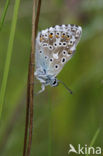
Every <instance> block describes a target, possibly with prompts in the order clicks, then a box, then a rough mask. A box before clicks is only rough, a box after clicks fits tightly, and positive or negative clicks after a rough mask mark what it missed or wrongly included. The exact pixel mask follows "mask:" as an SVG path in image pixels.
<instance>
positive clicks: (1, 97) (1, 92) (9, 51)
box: [0, 0, 20, 118]
mask: <svg viewBox="0 0 103 156" xmlns="http://www.w3.org/2000/svg"><path fill="white" fill-rule="evenodd" d="M19 4H20V0H16V1H15V5H14V13H13V19H12V24H11V31H10V37H9V43H8V49H7V56H6V61H5V67H4V74H3V79H2V84H1V90H0V118H1V113H2V106H3V103H4V97H5V91H6V84H7V78H8V73H9V68H10V62H11V56H12V49H13V42H14V36H15V29H16V23H17V16H18V9H19Z"/></svg>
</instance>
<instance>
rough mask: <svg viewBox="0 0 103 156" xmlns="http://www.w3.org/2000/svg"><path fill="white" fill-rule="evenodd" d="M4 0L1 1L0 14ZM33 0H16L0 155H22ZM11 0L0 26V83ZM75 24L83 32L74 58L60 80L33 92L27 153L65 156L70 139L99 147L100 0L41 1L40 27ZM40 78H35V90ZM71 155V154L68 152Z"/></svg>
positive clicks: (102, 119) (102, 96)
mask: <svg viewBox="0 0 103 156" xmlns="http://www.w3.org/2000/svg"><path fill="white" fill-rule="evenodd" d="M5 2H6V1H4V0H0V16H1V14H2V12H3V9H4V5H5ZM32 4H33V1H32V0H21V3H20V8H19V15H18V21H17V27H16V34H15V41H14V46H13V53H12V59H11V64H10V71H9V76H8V81H7V87H6V94H5V100H4V104H3V112H2V118H1V121H0V156H12V155H15V156H21V155H22V150H23V141H24V128H25V110H26V108H25V107H26V87H27V73H28V62H29V54H30V48H31V27H32V26H31V22H32ZM13 7H14V0H11V1H10V5H9V8H8V11H7V15H6V18H5V22H4V25H3V27H2V30H1V31H0V86H1V83H2V77H3V70H4V65H5V58H6V54H7V47H8V40H9V35H10V27H11V21H12V15H13ZM69 23H70V24H77V25H81V26H82V28H83V35H82V38H81V41H80V43H79V45H78V47H77V50H76V53H75V55H74V56H73V58H72V59H71V60H70V61H69V62H68V63H67V64H66V65H65V67H64V68H63V70H62V71H61V73H60V74H59V76H58V78H59V79H60V80H62V81H63V82H65V83H66V84H67V85H68V86H69V87H70V88H71V89H72V91H73V93H74V94H73V95H70V94H68V92H67V90H66V89H65V88H64V87H63V86H62V85H59V86H58V87H57V88H51V87H47V88H46V90H45V92H43V93H42V94H40V95H38V96H34V126H33V127H34V129H33V140H32V150H31V156H67V155H68V150H69V144H72V145H74V146H75V147H76V148H77V145H78V144H81V145H82V146H84V145H85V144H87V145H88V146H89V145H90V142H91V140H92V138H93V136H94V135H95V133H96V131H97V130H98V129H100V133H99V135H98V137H97V139H96V141H95V143H94V147H96V146H101V147H102V149H103V0H78V1H77V0H42V6H41V14H40V20H39V31H40V30H42V29H45V28H47V27H50V26H53V25H56V24H69ZM39 88H40V83H39V82H37V81H35V89H34V90H35V92H37V90H38V89H39ZM71 155H72V156H73V154H71Z"/></svg>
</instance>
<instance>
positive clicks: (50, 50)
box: [35, 24, 82, 92]
mask: <svg viewBox="0 0 103 156" xmlns="http://www.w3.org/2000/svg"><path fill="white" fill-rule="evenodd" d="M81 33H82V28H81V27H80V26H76V25H70V24H68V25H61V26H59V25H56V26H54V27H50V28H48V29H45V30H42V31H41V32H39V33H38V36H37V38H36V53H35V63H36V71H35V76H36V78H37V79H38V80H39V81H40V82H41V83H42V90H41V91H40V92H42V91H44V89H45V86H47V85H50V86H53V87H54V86H57V85H58V82H59V81H58V80H57V78H56V76H57V75H58V74H59V72H60V71H61V70H62V68H63V66H64V65H65V63H66V62H68V61H69V60H70V59H71V57H72V56H73V54H74V52H75V50H76V46H77V44H78V42H79V40H80V37H81Z"/></svg>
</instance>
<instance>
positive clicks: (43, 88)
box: [38, 84, 45, 94]
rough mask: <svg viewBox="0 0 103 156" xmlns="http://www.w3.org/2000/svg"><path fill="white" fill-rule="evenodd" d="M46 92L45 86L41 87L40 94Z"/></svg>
mask: <svg viewBox="0 0 103 156" xmlns="http://www.w3.org/2000/svg"><path fill="white" fill-rule="evenodd" d="M44 90H45V84H42V85H41V90H40V91H39V92H38V94H40V93H42V92H43V91H44Z"/></svg>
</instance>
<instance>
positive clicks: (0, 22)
mask: <svg viewBox="0 0 103 156" xmlns="http://www.w3.org/2000/svg"><path fill="white" fill-rule="evenodd" d="M9 3H10V0H7V1H6V3H5V7H4V10H3V13H2V16H1V20H0V30H1V29H2V26H3V23H4V20H5V16H6V13H7V9H8V6H9Z"/></svg>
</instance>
